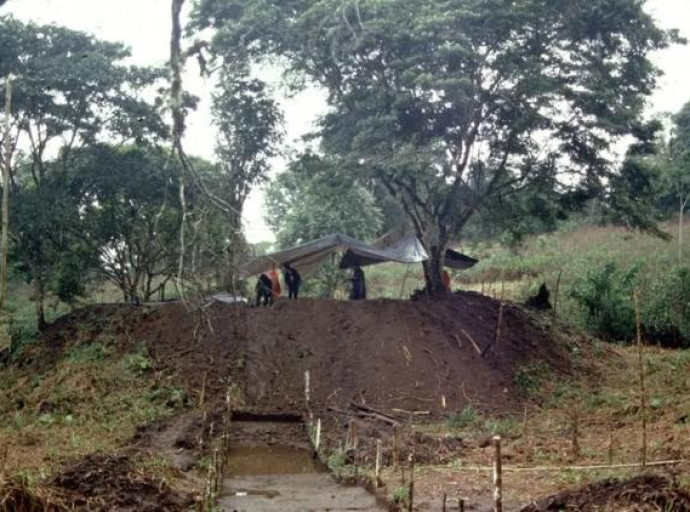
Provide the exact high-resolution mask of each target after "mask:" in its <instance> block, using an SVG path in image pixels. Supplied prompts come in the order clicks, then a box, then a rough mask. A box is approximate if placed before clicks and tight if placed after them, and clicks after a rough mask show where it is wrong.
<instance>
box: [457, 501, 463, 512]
mask: <svg viewBox="0 0 690 512" xmlns="http://www.w3.org/2000/svg"><path fill="white" fill-rule="evenodd" d="M458 511H459V512H465V500H464V499H462V498H458Z"/></svg>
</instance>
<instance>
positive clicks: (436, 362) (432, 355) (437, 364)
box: [424, 348, 441, 368]
mask: <svg viewBox="0 0 690 512" xmlns="http://www.w3.org/2000/svg"><path fill="white" fill-rule="evenodd" d="M424 352H426V353H427V354H428V355H429V357H430V358H431V360H432V361H433V362H434V364H435V365H436V368H441V363H439V361H438V359H436V358H435V357H434V354H432V353H431V350H429V349H428V348H425V349H424Z"/></svg>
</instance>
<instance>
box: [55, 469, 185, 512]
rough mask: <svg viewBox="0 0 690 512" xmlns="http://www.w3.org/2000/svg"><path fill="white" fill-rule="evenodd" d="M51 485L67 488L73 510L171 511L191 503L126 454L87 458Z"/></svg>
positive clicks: (66, 470) (179, 509)
mask: <svg viewBox="0 0 690 512" xmlns="http://www.w3.org/2000/svg"><path fill="white" fill-rule="evenodd" d="M54 485H55V486H56V487H57V488H58V489H63V490H65V491H67V493H68V495H69V501H70V503H71V505H70V508H72V509H75V508H76V509H87V510H90V511H96V510H98V511H110V510H121V511H154V510H157V511H160V510H166V511H171V512H174V511H184V510H187V509H188V508H189V507H190V506H191V505H192V504H193V500H192V498H191V497H190V496H183V495H181V494H179V493H177V492H175V491H173V490H172V489H171V488H170V487H169V486H168V485H167V484H166V483H165V482H164V481H162V480H160V481H157V480H155V479H153V478H151V477H148V476H145V475H143V474H142V472H141V471H137V470H136V469H135V468H134V466H133V464H132V462H131V461H130V460H129V459H128V458H127V457H108V456H89V457H86V458H84V459H82V460H81V461H79V462H78V463H77V464H75V465H73V466H71V467H69V468H67V469H65V470H64V471H63V472H62V473H61V474H60V475H59V476H57V477H56V478H55V480H54Z"/></svg>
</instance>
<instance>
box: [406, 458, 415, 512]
mask: <svg viewBox="0 0 690 512" xmlns="http://www.w3.org/2000/svg"><path fill="white" fill-rule="evenodd" d="M409 461H410V500H409V501H408V503H407V510H408V511H409V512H412V509H413V508H414V455H412V454H410V458H409Z"/></svg>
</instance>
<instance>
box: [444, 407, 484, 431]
mask: <svg viewBox="0 0 690 512" xmlns="http://www.w3.org/2000/svg"><path fill="white" fill-rule="evenodd" d="M478 416H479V413H478V412H477V410H476V409H474V408H473V407H472V406H471V405H468V406H467V407H465V408H464V409H463V410H462V411H460V412H453V413H451V414H450V415H449V416H448V418H446V425H447V426H448V428H449V429H451V430H460V429H463V428H467V427H469V426H470V425H472V424H473V423H474V422H475V421H477V418H478Z"/></svg>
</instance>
